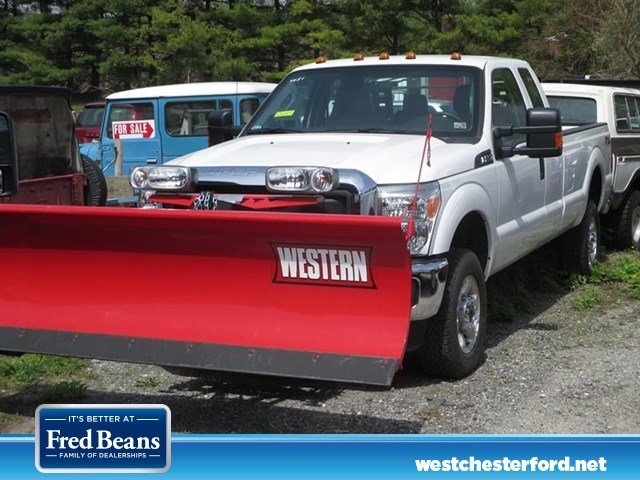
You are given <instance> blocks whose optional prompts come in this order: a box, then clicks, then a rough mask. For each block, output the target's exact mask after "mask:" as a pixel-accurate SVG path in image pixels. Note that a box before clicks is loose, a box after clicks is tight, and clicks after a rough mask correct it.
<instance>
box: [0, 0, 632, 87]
mask: <svg viewBox="0 0 640 480" xmlns="http://www.w3.org/2000/svg"><path fill="white" fill-rule="evenodd" d="M408 50H414V51H416V52H419V53H449V52H451V51H454V50H458V51H461V52H463V53H466V54H490V55H501V56H514V57H518V58H523V59H525V60H528V61H529V62H530V63H531V64H532V65H533V67H534V68H535V70H536V72H538V75H539V76H540V77H541V78H551V77H570V76H574V75H581V76H582V75H585V74H590V75H602V76H605V77H629V78H631V77H633V78H638V77H640V2H638V1H637V0H582V1H580V2H576V1H573V0H253V1H251V0H226V1H222V0H221V1H215V0H205V1H199V0H68V1H64V0H40V1H37V2H34V1H27V0H0V84H43V85H65V86H68V87H70V88H72V89H73V90H74V92H76V93H77V94H79V95H80V96H82V97H83V98H85V99H92V98H100V97H101V96H103V95H105V94H107V93H110V92H113V91H118V90H124V89H128V88H134V87H140V86H146V85H157V84H164V83H182V82H196V81H222V80H264V81H278V80H279V79H280V78H282V76H283V75H284V74H285V73H286V72H287V71H289V70H290V69H291V68H292V67H294V66H296V65H299V64H302V63H306V62H309V61H311V60H313V59H314V58H315V57H316V56H318V55H325V56H327V57H329V58H337V57H344V56H351V55H353V53H354V52H362V53H364V54H378V53H379V52H381V51H387V52H389V53H392V54H397V53H405V52H406V51H408Z"/></svg>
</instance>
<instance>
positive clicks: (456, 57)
mask: <svg viewBox="0 0 640 480" xmlns="http://www.w3.org/2000/svg"><path fill="white" fill-rule="evenodd" d="M451 60H462V55H461V54H460V52H453V53H452V54H451Z"/></svg>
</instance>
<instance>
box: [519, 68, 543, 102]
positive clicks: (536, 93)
mask: <svg viewBox="0 0 640 480" xmlns="http://www.w3.org/2000/svg"><path fill="white" fill-rule="evenodd" d="M518 72H519V73H520V78H522V81H523V82H524V86H525V88H526V89H527V93H528V94H529V98H530V99H531V104H532V105H533V106H534V107H544V102H543V101H542V95H540V90H538V86H537V85H536V82H535V80H534V79H533V77H532V76H531V73H530V72H529V70H527V69H526V68H519V69H518Z"/></svg>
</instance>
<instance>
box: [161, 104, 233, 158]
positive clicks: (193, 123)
mask: <svg viewBox="0 0 640 480" xmlns="http://www.w3.org/2000/svg"><path fill="white" fill-rule="evenodd" d="M223 108H228V109H231V110H233V100H232V98H231V97H229V98H220V97H216V98H212V97H192V98H188V97H178V98H166V99H162V100H161V101H160V116H161V123H162V136H163V143H162V163H166V162H168V161H170V160H173V159H174V158H177V157H179V156H181V155H186V154H187V153H191V152H195V151H197V150H202V149H203V148H207V147H208V146H209V143H208V140H207V115H209V113H211V112H212V111H213V110H220V109H223Z"/></svg>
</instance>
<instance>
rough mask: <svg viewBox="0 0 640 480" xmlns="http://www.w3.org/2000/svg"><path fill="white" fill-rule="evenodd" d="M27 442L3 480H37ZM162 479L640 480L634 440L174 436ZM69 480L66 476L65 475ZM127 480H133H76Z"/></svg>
mask: <svg viewBox="0 0 640 480" xmlns="http://www.w3.org/2000/svg"><path fill="white" fill-rule="evenodd" d="M34 441H35V439H34V437H33V436H28V435H14V436H11V435H7V436H2V437H0V465H2V476H3V478H11V479H27V478H29V479H30V478H37V477H41V476H42V475H43V474H42V473H40V472H38V470H37V469H36V466H35V461H34V456H35V448H34V443H35V442H34ZM171 443H172V451H171V457H172V460H171V466H170V468H169V470H168V471H167V472H166V473H163V474H162V475H163V478H167V479H178V478H195V479H207V480H211V479H224V480H232V479H238V480H240V479H243V480H244V479H247V480H248V479H251V480H254V479H261V480H262V479H264V480H269V479H273V480H276V479H278V480H288V479H291V480H293V479H296V480H300V479H305V480H315V479H318V480H320V479H322V480H328V479H350V480H353V479H367V480H375V479H385V480H390V479H393V480H397V479H405V478H406V479H429V480H432V479H436V480H438V479H443V480H447V479H451V480H453V479H455V480H459V479H460V480H464V479H468V480H475V479H487V480H489V479H490V480H507V479H527V478H531V479H540V480H549V479H551V480H553V479H563V478H564V479H569V480H572V479H585V480H637V479H639V478H640V436H638V435H635V436H498V435H491V436H446V435H443V436H427V435H424V436H422V435H406V436H405V435H392V436H383V435H380V436H376V435H322V436H314V435H173V436H172V439H171ZM67 476H68V475H67ZM85 476H91V478H95V477H100V478H120V479H122V478H129V477H133V476H134V475H133V474H91V475H89V474H78V475H75V477H76V478H77V477H81V478H82V477H85Z"/></svg>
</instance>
